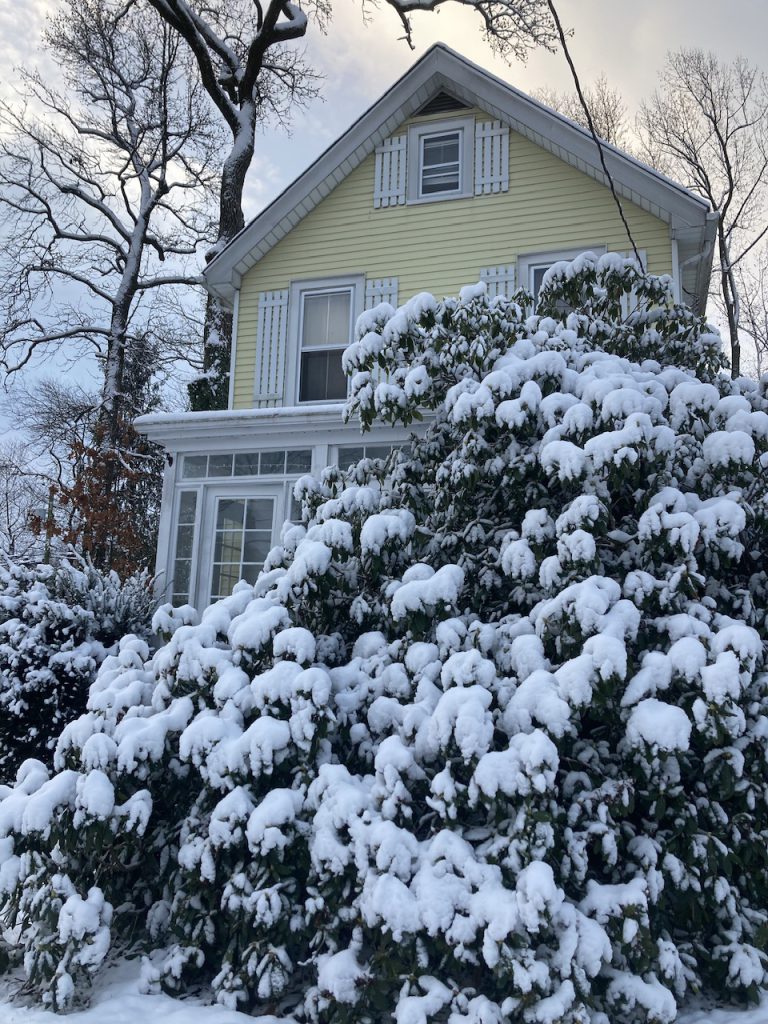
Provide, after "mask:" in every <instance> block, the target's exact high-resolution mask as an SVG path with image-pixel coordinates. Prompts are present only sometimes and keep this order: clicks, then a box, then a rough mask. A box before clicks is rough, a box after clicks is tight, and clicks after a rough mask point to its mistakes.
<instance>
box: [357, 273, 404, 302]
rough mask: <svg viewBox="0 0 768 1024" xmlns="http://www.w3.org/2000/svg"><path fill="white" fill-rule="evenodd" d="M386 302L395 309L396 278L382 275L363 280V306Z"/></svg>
mask: <svg viewBox="0 0 768 1024" xmlns="http://www.w3.org/2000/svg"><path fill="white" fill-rule="evenodd" d="M382 302H388V303H389V304H390V306H394V307H395V309H397V278H396V277H382V278H376V279H373V280H369V281H366V282H365V308H366V309H373V307H374V306H378V305H379V304H380V303H382Z"/></svg>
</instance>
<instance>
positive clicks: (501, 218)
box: [232, 111, 672, 409]
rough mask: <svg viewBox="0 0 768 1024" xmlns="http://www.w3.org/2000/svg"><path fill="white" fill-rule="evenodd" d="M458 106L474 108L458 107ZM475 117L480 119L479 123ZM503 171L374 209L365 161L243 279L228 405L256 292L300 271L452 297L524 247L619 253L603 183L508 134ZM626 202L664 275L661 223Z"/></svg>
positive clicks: (247, 390) (244, 377) (615, 219)
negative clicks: (481, 183) (479, 188)
mask: <svg viewBox="0 0 768 1024" xmlns="http://www.w3.org/2000/svg"><path fill="white" fill-rule="evenodd" d="M467 113H472V112H471V111H461V112H460V115H461V116H464V115H465V114H467ZM474 113H475V116H476V118H477V120H485V119H487V118H486V115H485V114H483V113H482V112H481V111H474ZM446 116H447V115H445V114H443V115H438V116H436V117H435V118H434V119H435V120H442V119H445V118H446ZM418 120H419V122H424V121H425V120H429V119H425V118H419V119H418ZM408 123H412V122H407V123H406V124H405V125H404V126H403V129H402V130H403V131H405V130H406V128H407V124H408ZM509 173H510V186H509V191H508V192H506V193H499V194H496V195H484V196H474V197H471V198H466V199H451V200H445V201H442V202H432V203H423V204H414V205H405V206H393V207H388V208H383V209H374V206H373V190H374V157H373V156H370V157H369V158H368V159H367V160H365V161H364V162H363V163H362V164H361V165H360V166H359V167H358V168H357V169H356V170H355V171H353V172H352V173H351V174H350V175H349V176H348V177H347V178H346V179H345V180H344V181H343V182H341V184H340V185H338V186H337V187H336V189H335V190H334V191H333V192H332V193H331V194H330V195H329V196H328V197H327V198H326V199H324V200H323V202H321V203H320V204H319V205H318V206H317V207H315V209H314V210H312V211H311V213H309V214H308V215H307V216H306V217H305V218H304V219H303V220H302V221H301V222H300V223H299V224H298V225H297V226H296V227H295V228H294V229H293V231H291V232H290V233H289V234H288V235H287V236H286V237H285V238H284V239H282V241H280V242H279V243H278V244H277V245H276V246H275V247H274V248H273V249H271V250H270V252H269V253H267V255H266V256H265V257H264V258H263V259H262V260H261V261H260V262H259V263H258V264H257V265H256V266H255V267H253V268H252V269H251V270H250V271H249V272H248V273H247V274H246V275H245V276H244V278H243V282H242V289H241V292H240V299H239V309H238V326H237V355H236V366H235V379H234V388H233V396H232V397H233V407H234V408H235V409H247V408H250V407H252V406H253V404H254V400H253V395H254V372H255V357H256V326H257V314H258V302H259V293H260V292H262V291H269V290H277V289H283V288H288V287H289V285H290V283H291V281H296V280H301V279H306V278H318V277H326V276H334V275H345V274H360V273H363V274H365V275H366V276H367V277H369V278H384V277H396V278H398V280H399V301H400V302H404V301H405V300H406V299H407V298H409V297H410V296H411V295H413V294H415V293H416V292H420V291H429V292H432V293H433V294H435V295H437V296H438V297H442V296H444V295H455V294H457V292H458V290H459V288H461V287H462V286H463V285H465V284H469V283H473V282H474V281H476V280H477V279H478V276H479V273H480V268H481V267H486V266H493V265H497V264H510V263H515V262H516V258H517V256H518V255H523V254H526V253H535V252H547V251H551V250H559V249H570V248H578V247H582V246H583V247H584V248H588V247H590V246H593V245H595V246H597V245H605V246H606V247H607V248H608V249H609V250H617V251H620V252H626V251H627V250H628V248H629V243H628V241H627V237H626V234H625V232H624V228H623V226H622V224H621V221H620V219H619V215H618V212H617V210H616V206H615V203H614V201H613V198H612V197H611V194H610V191H609V190H608V188H607V187H605V186H604V185H601V184H599V183H598V182H596V181H595V180H594V179H593V178H591V177H589V176H587V175H586V174H582V173H581V172H580V171H578V170H576V169H575V168H573V167H571V166H570V165H569V164H567V163H565V162H564V161H562V160H559V159H558V158H557V157H555V156H553V155H552V154H551V153H549V152H547V151H546V150H544V149H541V148H540V147H539V146H536V145H535V144H534V143H532V142H530V141H529V140H528V139H526V138H524V137H523V136H521V135H518V134H517V133H515V132H513V131H512V132H510V137H509ZM623 206H624V211H625V214H626V217H627V220H628V221H629V224H630V228H631V231H632V235H633V237H634V239H635V242H636V244H637V246H638V248H639V249H644V250H645V251H646V253H647V260H648V269H649V270H651V271H652V272H653V273H657V274H669V273H672V245H671V240H670V234H669V228H668V225H667V224H666V223H664V222H663V221H661V220H659V219H657V218H656V217H654V216H652V215H651V214H650V213H647V212H646V211H645V210H642V209H640V207H638V206H635V205H634V204H633V203H631V202H629V201H627V200H624V201H623ZM289 344H290V339H289Z"/></svg>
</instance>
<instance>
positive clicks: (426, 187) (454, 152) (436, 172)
mask: <svg viewBox="0 0 768 1024" xmlns="http://www.w3.org/2000/svg"><path fill="white" fill-rule="evenodd" d="M461 191H462V188H461V132H445V133H444V134H441V135H422V136H421V153H420V167H419V195H420V196H421V197H422V198H426V197H427V196H434V195H447V194H449V193H451V192H461Z"/></svg>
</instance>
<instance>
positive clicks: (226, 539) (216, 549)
mask: <svg viewBox="0 0 768 1024" xmlns="http://www.w3.org/2000/svg"><path fill="white" fill-rule="evenodd" d="M242 545H243V534H242V531H240V530H220V531H217V532H216V537H215V539H214V543H213V560H214V561H215V562H239V561H240V554H241V552H242Z"/></svg>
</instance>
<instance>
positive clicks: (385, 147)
mask: <svg viewBox="0 0 768 1024" xmlns="http://www.w3.org/2000/svg"><path fill="white" fill-rule="evenodd" d="M405 158H406V136H405V135H394V136H392V138H389V139H385V140H384V142H382V144H381V145H380V146H377V147H376V170H375V175H374V184H373V205H374V207H375V208H376V209H378V208H379V207H380V206H402V205H403V204H404V203H405V180H406V178H405V175H406V159H405Z"/></svg>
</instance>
